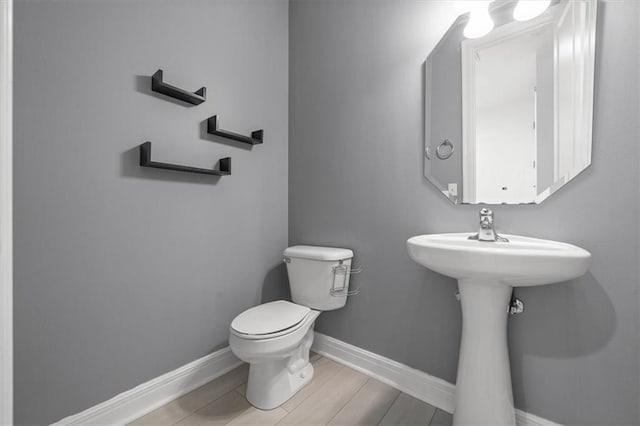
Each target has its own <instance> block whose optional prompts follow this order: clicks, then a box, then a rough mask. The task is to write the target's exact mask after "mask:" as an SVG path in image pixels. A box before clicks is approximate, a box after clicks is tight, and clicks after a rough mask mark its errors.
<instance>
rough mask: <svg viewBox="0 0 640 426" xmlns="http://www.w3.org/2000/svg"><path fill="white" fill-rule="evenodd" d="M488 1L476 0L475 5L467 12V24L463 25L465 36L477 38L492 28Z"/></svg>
mask: <svg viewBox="0 0 640 426" xmlns="http://www.w3.org/2000/svg"><path fill="white" fill-rule="evenodd" d="M489 3H490V2H486V1H482V2H480V1H478V2H476V6H475V7H474V8H473V9H472V10H471V12H470V13H469V21H468V22H467V26H466V27H464V36H465V37H466V38H479V37H482V36H483V35H486V34H488V33H489V32H490V31H491V30H492V29H493V20H492V19H491V16H490V15H489Z"/></svg>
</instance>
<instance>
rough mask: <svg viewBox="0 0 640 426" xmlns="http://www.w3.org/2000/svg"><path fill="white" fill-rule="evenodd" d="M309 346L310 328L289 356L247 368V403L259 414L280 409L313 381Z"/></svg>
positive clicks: (310, 338)
mask: <svg viewBox="0 0 640 426" xmlns="http://www.w3.org/2000/svg"><path fill="white" fill-rule="evenodd" d="M312 342H313V327H310V328H309V330H308V331H307V333H306V334H305V336H304V338H303V339H302V342H301V344H300V345H299V346H298V347H297V348H296V349H295V350H294V351H293V353H292V354H291V356H289V357H286V358H279V359H270V360H269V361H267V362H256V363H251V364H250V365H249V380H248V382H247V395H246V397H247V401H249V402H250V403H251V405H253V406H254V407H256V408H260V409H261V410H271V409H273V408H276V407H278V406H280V405H282V404H283V403H284V402H286V401H287V400H288V399H289V398H291V397H292V396H293V395H295V394H296V392H298V391H299V390H300V389H301V388H302V387H303V386H304V385H306V384H307V383H309V382H310V381H311V379H312V378H313V365H311V363H310V362H309V350H310V349H311V343H312Z"/></svg>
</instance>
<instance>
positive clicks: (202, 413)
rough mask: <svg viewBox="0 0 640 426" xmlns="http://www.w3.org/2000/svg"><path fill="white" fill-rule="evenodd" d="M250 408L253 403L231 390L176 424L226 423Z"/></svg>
mask: <svg viewBox="0 0 640 426" xmlns="http://www.w3.org/2000/svg"><path fill="white" fill-rule="evenodd" d="M250 408H251V404H249V403H248V402H247V400H246V399H245V398H244V397H243V396H242V395H240V394H239V393H238V392H236V391H234V390H231V391H230V392H229V393H227V394H225V395H224V396H222V397H220V398H218V399H216V400H215V401H213V402H212V403H211V404H209V405H207V406H205V407H202V408H201V409H199V410H198V411H196V412H195V413H193V414H191V415H190V416H189V417H187V418H185V419H182V420H181V421H180V422H178V423H176V424H178V425H180V426H204V425H207V426H209V425H225V424H227V423H229V422H230V421H232V420H233V419H235V418H236V417H238V416H241V415H243V414H244V413H246V411H247V410H249V409H250Z"/></svg>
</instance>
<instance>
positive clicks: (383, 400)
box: [329, 379, 400, 425]
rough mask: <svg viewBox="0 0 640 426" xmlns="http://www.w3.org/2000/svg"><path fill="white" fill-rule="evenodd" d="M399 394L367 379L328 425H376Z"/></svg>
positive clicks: (388, 387) (390, 388)
mask: <svg viewBox="0 0 640 426" xmlns="http://www.w3.org/2000/svg"><path fill="white" fill-rule="evenodd" d="M399 394H400V391H399V390H397V389H394V388H392V387H391V386H389V385H387V384H384V383H382V382H379V381H377V380H375V379H369V380H368V381H367V383H366V384H365V385H364V386H363V387H362V388H361V389H360V390H359V391H358V393H356V395H355V396H354V397H353V398H352V399H351V401H349V402H348V403H347V405H345V406H344V407H343V408H342V410H340V412H339V413H338V414H337V415H336V416H335V417H334V418H333V419H332V420H331V422H329V424H330V425H377V424H378V423H379V422H380V420H382V418H383V417H384V415H385V414H386V413H387V411H389V408H390V407H391V404H393V402H394V401H395V400H396V398H397V397H398V395H399Z"/></svg>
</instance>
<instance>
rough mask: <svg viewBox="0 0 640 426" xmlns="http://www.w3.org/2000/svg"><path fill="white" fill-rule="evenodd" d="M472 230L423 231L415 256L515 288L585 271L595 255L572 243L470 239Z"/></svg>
mask: <svg viewBox="0 0 640 426" xmlns="http://www.w3.org/2000/svg"><path fill="white" fill-rule="evenodd" d="M470 235H472V234H470V233H462V234H432V235H418V236H417V237H412V238H409V240H408V241H407V246H408V247H409V255H410V256H411V258H412V259H413V260H415V261H416V262H418V263H419V264H421V265H422V266H426V267H427V268H429V269H431V270H432V271H436V272H438V273H440V274H443V275H447V276H449V277H452V278H456V279H464V278H490V279H494V280H495V281H498V282H501V283H504V284H507V285H510V286H512V287H523V286H533V285H543V284H551V283H554V282H560V281H567V280H570V279H573V278H577V277H579V276H581V275H584V273H585V272H587V269H588V268H589V263H590V261H591V254H590V253H589V252H588V251H586V250H584V249H581V248H580V247H576V246H574V245H571V244H566V243H559V242H556V241H549V240H541V239H538V238H529V237H520V236H517V235H503V236H504V237H506V238H507V239H508V240H509V242H508V243H502V242H486V241H478V240H470V239H469V238H468V237H469V236H470Z"/></svg>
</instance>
